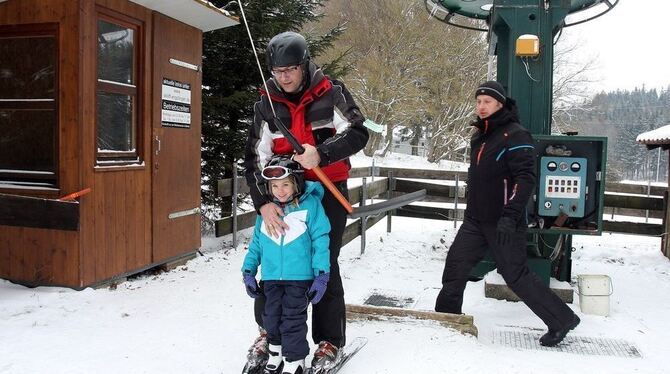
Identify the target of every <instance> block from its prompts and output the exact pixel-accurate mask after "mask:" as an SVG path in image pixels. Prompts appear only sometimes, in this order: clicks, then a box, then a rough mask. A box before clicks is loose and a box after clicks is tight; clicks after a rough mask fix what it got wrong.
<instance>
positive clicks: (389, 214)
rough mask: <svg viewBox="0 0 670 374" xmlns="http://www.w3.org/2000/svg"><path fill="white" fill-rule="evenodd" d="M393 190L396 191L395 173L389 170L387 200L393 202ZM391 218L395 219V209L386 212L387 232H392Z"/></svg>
mask: <svg viewBox="0 0 670 374" xmlns="http://www.w3.org/2000/svg"><path fill="white" fill-rule="evenodd" d="M393 190H395V179H393V172H392V171H390V170H389V174H388V189H387V190H386V199H387V200H391V198H392V197H393ZM391 217H393V209H391V210H389V211H388V212H386V232H388V233H390V232H391Z"/></svg>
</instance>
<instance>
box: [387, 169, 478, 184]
mask: <svg viewBox="0 0 670 374" xmlns="http://www.w3.org/2000/svg"><path fill="white" fill-rule="evenodd" d="M389 171H391V172H392V173H393V176H394V177H396V178H416V179H440V180H453V179H454V176H455V175H456V174H458V178H459V179H460V180H462V181H465V180H467V178H468V173H467V172H465V171H452V170H433V169H401V168H388V167H382V168H380V171H379V174H380V175H381V176H387V175H388V172H389Z"/></svg>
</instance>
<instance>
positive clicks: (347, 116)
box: [244, 32, 369, 366]
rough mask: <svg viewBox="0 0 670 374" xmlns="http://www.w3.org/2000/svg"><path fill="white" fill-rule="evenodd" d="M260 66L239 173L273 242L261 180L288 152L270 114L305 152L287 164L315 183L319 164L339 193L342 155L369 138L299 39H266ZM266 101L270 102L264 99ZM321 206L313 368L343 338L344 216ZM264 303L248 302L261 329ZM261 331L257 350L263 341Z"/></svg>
mask: <svg viewBox="0 0 670 374" xmlns="http://www.w3.org/2000/svg"><path fill="white" fill-rule="evenodd" d="M267 64H268V68H269V70H270V72H271V73H272V77H271V78H270V79H268V80H267V82H266V84H267V89H268V91H267V92H266V91H265V90H263V89H261V98H260V100H259V101H258V102H256V104H255V105H254V121H253V124H252V126H251V128H250V129H249V136H248V139H247V145H246V153H245V162H244V166H245V168H246V171H245V175H246V179H247V184H248V185H249V188H250V194H251V198H252V200H253V202H254V207H255V208H256V210H257V211H258V212H259V214H261V215H262V216H263V221H264V222H265V223H266V229H267V230H268V232H269V233H270V234H272V235H273V236H275V237H280V236H281V235H282V234H284V232H285V231H284V230H285V229H286V228H287V226H286V224H285V223H284V222H283V221H282V218H281V216H282V214H283V213H282V211H281V209H278V208H277V205H275V204H272V203H271V201H269V200H268V197H267V196H268V194H267V192H266V183H265V181H264V180H263V178H262V177H261V176H260V172H261V170H262V168H263V165H265V163H266V162H267V161H268V160H269V159H270V158H271V157H272V155H273V154H287V155H290V154H293V153H294V150H293V148H292V147H291V144H290V143H289V142H288V141H287V139H286V138H284V136H283V135H282V133H281V132H280V131H279V129H277V127H276V126H275V120H274V114H273V111H272V108H271V104H272V105H274V110H275V112H276V114H277V117H278V118H279V119H280V120H281V121H282V122H283V123H284V125H286V127H287V128H288V129H289V130H290V131H291V133H292V134H293V135H294V136H295V138H296V139H297V140H298V142H300V143H301V144H302V145H303V147H304V148H305V152H304V153H303V154H301V155H295V156H294V159H295V160H296V161H298V162H299V163H300V164H301V165H302V167H303V168H305V170H306V172H305V178H306V179H307V180H312V181H317V180H318V178H317V177H316V175H315V174H314V172H313V171H311V170H310V169H312V168H314V167H315V166H320V167H321V169H322V171H323V172H324V173H325V174H326V176H328V178H329V179H330V180H331V181H332V182H333V183H334V184H335V186H336V187H337V188H338V190H339V191H340V192H341V193H342V194H343V195H344V196H345V197H346V196H348V190H347V179H348V178H349V169H350V168H351V165H350V163H349V160H348V158H349V156H351V155H353V154H355V153H356V152H358V151H360V150H361V149H363V147H365V144H366V143H367V141H368V136H369V135H368V132H367V130H366V128H365V127H364V126H363V122H364V121H365V118H363V115H362V114H361V112H360V110H359V108H358V106H357V105H356V103H355V102H354V100H353V98H352V96H351V94H350V93H349V91H347V89H346V88H345V87H344V85H343V84H342V83H341V82H339V81H337V80H334V79H330V78H328V77H327V76H325V75H324V74H323V72H322V71H321V68H319V67H318V66H317V65H316V64H314V63H313V62H312V61H311V60H310V54H309V49H308V47H307V42H306V41H305V38H304V37H303V36H302V35H300V34H298V33H295V32H283V33H281V34H278V35H276V36H275V37H273V38H272V39H271V40H270V42H269V43H268V46H267ZM269 98H271V99H272V103H270V99H269ZM322 203H323V207H324V209H325V212H326V215H327V216H328V219H329V221H330V225H331V232H330V281H329V282H328V287H327V289H326V293H325V295H324V296H323V299H321V301H320V302H319V303H318V304H317V305H315V306H314V309H313V313H312V338H313V340H314V342H315V343H317V344H318V345H319V347H318V348H317V350H316V352H315V354H314V359H313V361H312V366H314V365H322V364H324V363H325V362H326V361H329V360H334V359H335V358H336V356H337V353H338V350H339V348H341V347H343V346H344V345H345V343H346V340H345V307H344V289H343V287H342V279H341V277H340V270H339V265H338V263H337V258H338V256H339V254H340V247H341V246H342V234H343V232H344V228H345V224H346V219H347V212H346V210H345V209H344V208H343V207H342V205H340V203H339V202H338V201H337V200H336V198H335V197H334V196H333V195H332V194H331V193H330V192H329V191H328V190H327V189H326V192H325V194H324V197H323V200H322ZM263 304H264V299H263V298H258V299H256V303H255V308H254V309H255V312H256V313H255V315H256V322H257V323H258V325H259V326H262V324H263V321H262V315H261V313H262V310H263ZM262 336H263V332H262V331H261V337H260V339H257V342H259V344H257V347H259V346H260V347H262V346H263V344H264V342H263V339H262Z"/></svg>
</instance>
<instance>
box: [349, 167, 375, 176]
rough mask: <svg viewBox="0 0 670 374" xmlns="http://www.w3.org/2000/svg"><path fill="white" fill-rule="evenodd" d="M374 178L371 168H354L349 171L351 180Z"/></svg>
mask: <svg viewBox="0 0 670 374" xmlns="http://www.w3.org/2000/svg"><path fill="white" fill-rule="evenodd" d="M369 176H372V170H371V168H370V167H360V168H352V169H351V170H349V178H363V177H369Z"/></svg>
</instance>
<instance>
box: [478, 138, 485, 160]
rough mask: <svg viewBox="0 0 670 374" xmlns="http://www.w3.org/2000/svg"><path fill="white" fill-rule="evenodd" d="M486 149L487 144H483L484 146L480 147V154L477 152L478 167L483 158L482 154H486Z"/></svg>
mask: <svg viewBox="0 0 670 374" xmlns="http://www.w3.org/2000/svg"><path fill="white" fill-rule="evenodd" d="M484 147H486V142H484V143H482V146H481V147H479V152H477V165H479V160H480V159H481V158H482V153H484Z"/></svg>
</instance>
